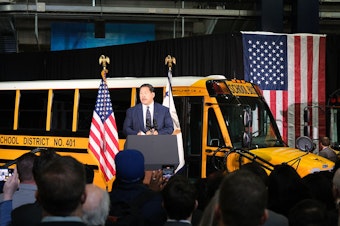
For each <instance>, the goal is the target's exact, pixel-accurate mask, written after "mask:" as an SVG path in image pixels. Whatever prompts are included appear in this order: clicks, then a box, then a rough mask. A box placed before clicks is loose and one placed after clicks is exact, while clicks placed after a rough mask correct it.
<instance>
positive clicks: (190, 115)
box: [174, 96, 203, 178]
mask: <svg viewBox="0 0 340 226" xmlns="http://www.w3.org/2000/svg"><path fill="white" fill-rule="evenodd" d="M174 102H175V106H176V111H177V115H178V118H179V121H180V124H181V131H182V136H183V148H184V155H185V156H184V157H185V163H186V167H187V175H188V176H189V177H190V178H200V177H201V175H200V172H201V152H202V120H203V97H202V96H174Z"/></svg>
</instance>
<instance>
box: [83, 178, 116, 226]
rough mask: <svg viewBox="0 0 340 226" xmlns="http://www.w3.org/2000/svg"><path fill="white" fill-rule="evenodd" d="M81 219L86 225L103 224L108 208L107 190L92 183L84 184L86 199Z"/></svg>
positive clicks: (96, 225)
mask: <svg viewBox="0 0 340 226" xmlns="http://www.w3.org/2000/svg"><path fill="white" fill-rule="evenodd" d="M82 209H83V215H82V219H83V221H84V222H85V223H86V225H88V226H104V225H105V223H106V219H107V217H108V215H109V210H110V196H109V193H108V192H107V191H105V190H104V189H102V188H100V187H98V186H96V185H94V184H87V185H86V200H85V203H84V204H83V207H82Z"/></svg>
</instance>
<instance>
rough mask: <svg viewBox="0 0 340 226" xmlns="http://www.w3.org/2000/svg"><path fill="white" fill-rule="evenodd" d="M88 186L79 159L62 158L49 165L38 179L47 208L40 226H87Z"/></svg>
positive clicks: (39, 199)
mask: <svg viewBox="0 0 340 226" xmlns="http://www.w3.org/2000/svg"><path fill="white" fill-rule="evenodd" d="M85 183H86V180H85V169H84V165H83V164H81V163H80V162H78V161H77V160H76V159H74V158H72V157H70V156H62V157H59V158H56V159H54V160H52V161H51V162H50V163H47V164H46V165H45V166H44V167H43V169H42V170H41V171H40V173H39V175H38V177H37V178H36V184H37V187H38V190H37V195H36V196H37V200H38V202H39V203H40V204H41V206H42V209H43V219H42V221H41V223H40V224H39V225H41V226H43V225H46V226H47V225H58V224H63V225H79V226H80V225H85V223H83V221H82V220H81V215H82V204H83V203H84V202H85V199H86V193H85ZM61 222H62V223H61Z"/></svg>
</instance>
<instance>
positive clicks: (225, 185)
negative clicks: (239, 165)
mask: <svg viewBox="0 0 340 226" xmlns="http://www.w3.org/2000/svg"><path fill="white" fill-rule="evenodd" d="M266 204H267V189H266V186H265V185H264V183H263V182H262V180H261V179H260V178H259V177H258V176H257V175H255V174H254V173H252V172H250V171H248V170H237V171H234V172H232V173H230V174H228V175H226V177H225V178H224V180H223V181H222V184H221V188H220V192H219V200H218V207H217V216H218V218H219V225H223V226H258V225H263V224H264V223H265V221H266V219H267V217H268V216H267V211H266Z"/></svg>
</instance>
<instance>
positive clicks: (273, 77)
mask: <svg viewBox="0 0 340 226" xmlns="http://www.w3.org/2000/svg"><path fill="white" fill-rule="evenodd" d="M242 39H243V56H244V73H245V79H246V80H248V81H250V82H253V83H255V84H257V85H259V86H260V88H261V89H262V90H263V94H264V97H265V99H266V101H267V103H268V104H269V107H270V109H271V111H272V112H273V115H274V118H275V119H276V121H277V124H278V127H279V130H280V133H281V135H282V137H283V139H284V140H285V141H286V142H287V143H288V145H289V146H292V147H295V140H296V138H298V137H299V136H303V135H304V118H303V112H304V110H305V109H308V111H309V112H310V115H311V117H310V118H311V120H312V121H311V122H310V124H309V129H310V135H311V136H312V138H313V139H318V136H319V135H326V134H325V131H326V125H325V124H326V123H325V113H324V111H323V109H322V108H320V106H321V107H323V106H325V48H326V36H325V35H313V34H275V33H264V32H243V34H242Z"/></svg>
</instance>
